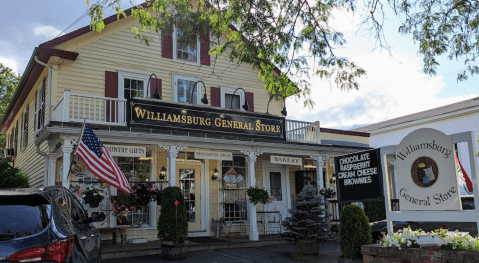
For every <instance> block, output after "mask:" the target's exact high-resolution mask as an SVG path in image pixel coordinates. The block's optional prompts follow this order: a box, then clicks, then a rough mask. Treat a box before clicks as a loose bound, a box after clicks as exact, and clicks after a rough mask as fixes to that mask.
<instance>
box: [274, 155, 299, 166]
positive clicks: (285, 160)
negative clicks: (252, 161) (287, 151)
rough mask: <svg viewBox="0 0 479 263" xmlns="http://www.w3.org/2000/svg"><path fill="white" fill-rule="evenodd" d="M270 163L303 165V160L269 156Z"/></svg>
mask: <svg viewBox="0 0 479 263" xmlns="http://www.w3.org/2000/svg"><path fill="white" fill-rule="evenodd" d="M270 161H271V163H277V164H289V165H303V159H302V158H296V157H287V156H277V155H271V158H270Z"/></svg>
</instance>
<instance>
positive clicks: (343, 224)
mask: <svg viewBox="0 0 479 263" xmlns="http://www.w3.org/2000/svg"><path fill="white" fill-rule="evenodd" d="M371 238H372V235H371V226H370V225H369V219H368V217H367V216H366V214H365V213H364V210H363V209H362V208H361V207H359V206H357V205H355V204H350V205H347V206H345V207H344V208H343V210H342V211H341V214H340V215H339V245H340V246H341V251H342V253H343V256H342V257H340V258H339V259H338V262H363V259H362V258H363V256H362V254H361V246H362V245H367V244H370V243H371Z"/></svg>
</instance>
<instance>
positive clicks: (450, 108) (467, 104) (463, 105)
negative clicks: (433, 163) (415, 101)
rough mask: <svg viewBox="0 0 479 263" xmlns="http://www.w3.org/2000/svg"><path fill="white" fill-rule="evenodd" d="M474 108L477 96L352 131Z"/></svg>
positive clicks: (430, 117) (374, 128)
mask: <svg viewBox="0 0 479 263" xmlns="http://www.w3.org/2000/svg"><path fill="white" fill-rule="evenodd" d="M474 110H478V111H479V97H477V98H473V99H468V100H464V101H460V102H456V103H453V104H449V105H446V106H442V107H438V108H434V109H430V110H426V111H421V112H418V113H414V114H409V115H406V116H402V117H398V118H394V119H390V120H387V121H383V122H378V123H375V124H371V125H368V126H364V127H361V128H357V129H354V131H358V132H374V131H377V130H379V129H388V128H393V126H399V125H401V126H402V125H407V124H411V125H412V124H413V122H415V121H421V120H425V119H435V118H439V117H441V115H450V114H452V115H454V114H459V113H462V112H469V111H474ZM444 117H445V116H444Z"/></svg>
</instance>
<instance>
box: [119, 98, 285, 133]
mask: <svg viewBox="0 0 479 263" xmlns="http://www.w3.org/2000/svg"><path fill="white" fill-rule="evenodd" d="M127 105H128V107H127V123H128V127H138V128H148V129H168V130H179V131H181V132H190V133H194V132H196V133H211V134H217V135H224V136H241V137H252V138H258V139H268V140H281V141H284V140H286V138H285V130H284V122H285V119H284V118H282V117H277V116H272V115H265V114H258V113H251V112H245V111H238V110H229V109H227V110H225V109H222V108H216V107H200V106H195V105H190V104H183V103H168V102H163V101H157V100H155V101H151V100H144V99H128V100H127Z"/></svg>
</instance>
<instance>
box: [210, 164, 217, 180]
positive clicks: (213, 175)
mask: <svg viewBox="0 0 479 263" xmlns="http://www.w3.org/2000/svg"><path fill="white" fill-rule="evenodd" d="M218 173H219V171H218V169H216V167H215V169H214V170H213V174H212V175H211V180H213V181H216V179H218Z"/></svg>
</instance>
